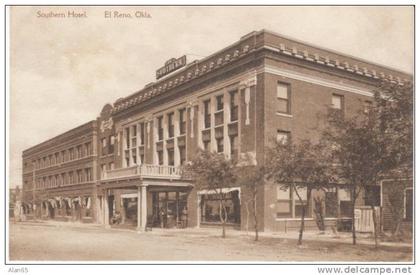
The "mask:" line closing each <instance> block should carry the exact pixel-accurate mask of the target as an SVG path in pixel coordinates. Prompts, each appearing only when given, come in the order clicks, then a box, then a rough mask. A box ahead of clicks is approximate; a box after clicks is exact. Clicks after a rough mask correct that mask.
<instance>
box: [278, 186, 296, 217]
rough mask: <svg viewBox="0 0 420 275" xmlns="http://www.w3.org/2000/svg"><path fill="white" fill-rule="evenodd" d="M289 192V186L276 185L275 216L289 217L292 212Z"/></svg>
mask: <svg viewBox="0 0 420 275" xmlns="http://www.w3.org/2000/svg"><path fill="white" fill-rule="evenodd" d="M291 199H292V197H291V194H290V189H289V188H286V189H284V188H281V187H280V186H277V205H276V206H277V207H276V211H277V217H278V218H280V217H291V214H292V208H291V207H292V204H291Z"/></svg>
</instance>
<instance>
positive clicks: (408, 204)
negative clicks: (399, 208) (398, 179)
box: [404, 188, 413, 222]
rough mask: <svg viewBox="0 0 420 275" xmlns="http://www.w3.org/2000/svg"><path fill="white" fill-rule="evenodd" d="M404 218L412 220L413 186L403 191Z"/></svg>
mask: <svg viewBox="0 0 420 275" xmlns="http://www.w3.org/2000/svg"><path fill="white" fill-rule="evenodd" d="M404 201H405V203H404V218H405V220H406V221H410V222H412V221H413V188H407V189H405V192H404Z"/></svg>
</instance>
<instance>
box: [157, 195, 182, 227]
mask: <svg viewBox="0 0 420 275" xmlns="http://www.w3.org/2000/svg"><path fill="white" fill-rule="evenodd" d="M187 198H188V193H187V192H179V191H168V192H166V191H165V192H152V205H153V213H152V217H151V218H150V222H149V223H150V224H152V226H154V227H160V228H185V227H187V226H188V212H187Z"/></svg>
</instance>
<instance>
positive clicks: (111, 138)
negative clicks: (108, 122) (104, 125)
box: [108, 136, 115, 154]
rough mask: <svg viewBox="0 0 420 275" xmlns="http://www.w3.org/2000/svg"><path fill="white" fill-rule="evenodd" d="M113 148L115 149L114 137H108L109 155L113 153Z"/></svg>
mask: <svg viewBox="0 0 420 275" xmlns="http://www.w3.org/2000/svg"><path fill="white" fill-rule="evenodd" d="M114 147H115V136H109V147H108V153H109V154H113V153H114Z"/></svg>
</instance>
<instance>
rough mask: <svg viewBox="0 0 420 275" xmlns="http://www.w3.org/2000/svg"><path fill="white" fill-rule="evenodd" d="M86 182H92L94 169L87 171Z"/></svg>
mask: <svg viewBox="0 0 420 275" xmlns="http://www.w3.org/2000/svg"><path fill="white" fill-rule="evenodd" d="M85 175H86V181H92V168H86V169H85Z"/></svg>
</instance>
